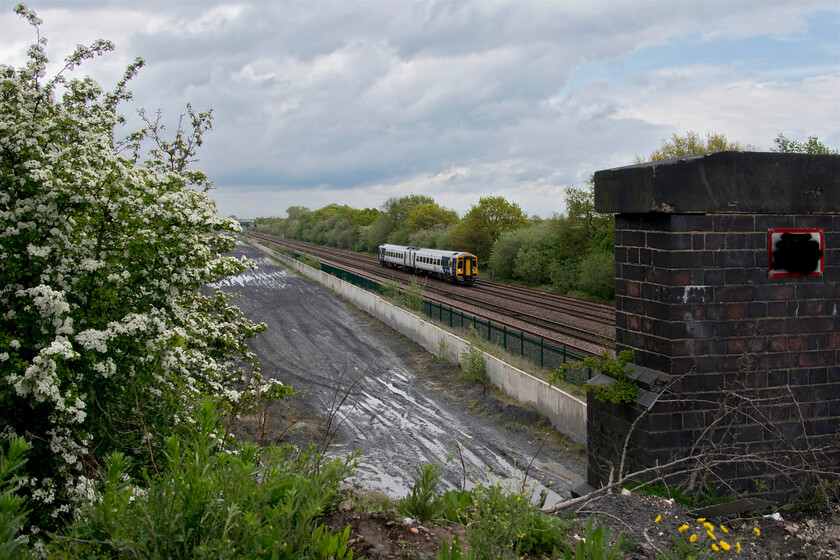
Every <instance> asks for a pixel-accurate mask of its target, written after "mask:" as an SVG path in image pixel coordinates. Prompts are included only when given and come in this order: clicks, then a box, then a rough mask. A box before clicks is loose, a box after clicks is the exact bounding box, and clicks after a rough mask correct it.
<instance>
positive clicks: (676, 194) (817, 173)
mask: <svg viewBox="0 0 840 560" xmlns="http://www.w3.org/2000/svg"><path fill="white" fill-rule="evenodd" d="M780 166H784V168H785V171H783V172H779V171H778V170H779V169H780ZM791 168H792V169H791ZM663 176H664V177H665V178H666V179H667V180H668V181H671V182H672V183H670V184H669V183H666V182H660V181H662V177H663ZM802 176H807V178H808V179H807V181H806V182H805V183H804V184H800V183H797V182H796V180H794V179H793V178H799V177H802ZM709 177H714V178H715V181H716V182H714V183H710V182H709V181H708V178H709ZM797 180H798V179H797ZM791 183H794V184H791ZM733 185H734V186H733ZM595 188H596V208H597V209H598V210H599V211H603V212H617V213H618V215H617V216H616V227H615V246H616V248H615V257H616V285H615V286H616V347H617V350H622V349H632V350H634V351H635V364H636V365H637V366H639V367H640V368H647V369H649V370H653V371H654V372H658V373H660V374H662V376H663V379H665V380H666V382H667V383H670V384H671V385H670V387H669V389H670V390H669V391H668V392H667V393H666V394H667V395H669V397H668V398H666V397H661V399H660V402H657V403H656V404H655V405H654V406H653V408H652V409H651V410H650V411H649V412H648V413H647V414H645V415H642V413H643V412H644V411H645V410H646V409H647V407H648V405H649V404H650V403H651V402H652V400H653V398H654V396H655V395H656V394H658V392H659V390H660V389H657V388H656V387H655V386H653V387H651V389H652V391H651V392H647V391H643V395H642V397H641V398H640V399H639V402H636V403H633V404H632V405H604V404H602V403H598V402H597V401H594V399H592V398H590V399H589V412H588V415H589V436H588V440H589V442H588V443H589V453H590V461H589V462H590V469H589V483H590V484H591V485H593V486H598V485H600V484H603V483H604V482H605V481H606V480H607V478H608V477H609V471H610V469H617V468H618V464H619V463H620V457H621V454H622V451H623V447H624V441H625V436H626V434H627V432H628V430H629V429H630V425H631V423H632V422H633V421H635V420H636V419H637V418H638V417H639V416H640V415H642V416H643V417H642V418H641V419H640V420H639V422H638V423H637V426H636V428H635V429H634V432H633V434H632V436H631V438H630V445H629V446H628V449H629V453H628V455H627V457H626V458H625V462H626V463H627V465H626V467H625V469H624V472H625V473H626V472H632V471H634V470H639V469H642V468H647V467H651V466H654V465H656V464H660V465H661V464H665V463H667V462H669V461H671V460H673V459H675V458H679V457H681V456H685V455H687V454H689V453H690V452H691V450H692V448H693V447H694V446H695V445H696V444H697V442H698V441H704V442H705V443H709V442H716V445H718V449H720V450H724V449H725V450H726V452H727V453H731V452H733V450H734V451H735V452H736V453H738V454H740V456H741V457H742V458H749V454H751V453H756V454H766V453H767V452H768V451H778V453H779V457H788V458H790V457H797V456H796V453H795V452H794V451H795V450H801V449H803V448H806V447H807V448H810V449H814V450H817V451H818V452H817V453H815V455H814V457H813V458H811V463H813V461H816V460H819V461H820V463H821V464H820V467H821V468H822V469H824V470H825V469H827V470H833V471H834V472H835V473H836V472H838V462H839V461H840V437H839V436H840V157H837V156H787V155H782V154H732V153H725V154H712V155H710V156H706V157H704V158H687V159H685V160H669V161H667V162H662V163H656V164H648V165H647V166H634V167H631V168H624V169H617V170H609V171H605V172H599V173H598V174H596V178H595ZM628 189H630V190H633V189H635V190H634V191H633V192H637V191H643V192H642V194H641V195H639V196H634V195H633V194H632V193H630V194H628V192H627V190H628ZM599 191H600V192H599ZM686 191H688V192H686ZM697 191H701V192H700V193H699V194H698V192H697ZM733 191H734V192H733ZM735 197H737V199H736V200H735V202H734V203H733V202H732V200H733V199H735ZM774 197H776V198H777V199H774ZM809 197H810V200H811V204H808V201H809ZM745 198H746V199H745ZM779 198H780V199H782V202H781V203H780V202H779V200H778V199H779ZM794 200H795V201H796V202H795V203H794V202H789V203H787V204H785V201H794ZM803 200H804V203H803ZM788 207H795V209H796V210H797V211H796V212H792V211H785V208H788ZM624 208H629V209H630V210H632V212H625V211H623V209H624ZM648 208H649V209H650V211H642V210H647V209H648ZM779 228H817V229H821V230H823V231H824V244H825V254H824V272H823V274H822V275H821V276H814V277H804V276H802V277H771V276H770V274H769V264H770V262H769V261H770V252H769V249H768V230H771V229H779ZM791 450H794V451H791ZM695 451H696V449H695ZM784 460H787V459H784ZM790 460H792V461H797V460H799V461H801V460H803V459H802V457H798V458H795V459H790ZM779 461H783V459H780V460H779ZM814 466H815V467H816V465H814ZM715 477H719V479H720V480H723V481H725V484H729V485H731V486H732V488H734V489H737V490H750V489H751V485H753V486H754V484H755V480H757V479H761V480H762V483H763V484H766V485H767V486H768V487H769V489H770V494H771V495H772V496H774V497H776V498H779V499H782V498H785V497H789V495H790V494H791V493H792V492H793V491H794V489H795V484H794V483H795V481H793V480H791V479H790V478H789V477H786V476H781V475H777V474H776V473H774V472H770V470H768V469H767V468H766V465H765V466H759V465H758V463H750V462H748V461H739V462H738V461H736V462H732V463H730V462H726V461H724V462H722V463H720V464H719V466H717V467H716V468H715V469H714V474H713V476H712V480H713V481H714V479H715Z"/></svg>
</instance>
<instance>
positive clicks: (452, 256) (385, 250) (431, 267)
mask: <svg viewBox="0 0 840 560" xmlns="http://www.w3.org/2000/svg"><path fill="white" fill-rule="evenodd" d="M379 264H381V265H382V266H391V267H395V268H402V269H405V270H407V271H409V272H414V273H424V274H427V275H429V276H435V277H438V278H441V279H443V280H447V281H449V282H460V283H462V284H467V285H472V284H473V283H475V277H476V276H477V275H478V259H476V257H475V255H473V254H471V253H463V252H459V251H441V250H439V249H423V248H420V247H405V246H403V245H391V244H388V243H384V244H382V245H380V246H379Z"/></svg>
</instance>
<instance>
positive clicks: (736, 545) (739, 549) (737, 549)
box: [735, 541, 741, 554]
mask: <svg viewBox="0 0 840 560" xmlns="http://www.w3.org/2000/svg"><path fill="white" fill-rule="evenodd" d="M735 552H737V553H738V554H741V542H740V541H738V542H736V543H735Z"/></svg>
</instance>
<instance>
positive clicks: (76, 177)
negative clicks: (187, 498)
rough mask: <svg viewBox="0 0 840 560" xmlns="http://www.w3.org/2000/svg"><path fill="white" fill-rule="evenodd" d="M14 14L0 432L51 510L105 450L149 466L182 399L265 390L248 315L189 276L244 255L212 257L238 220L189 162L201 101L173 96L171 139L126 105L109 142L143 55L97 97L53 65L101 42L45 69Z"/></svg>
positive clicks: (2, 130)
mask: <svg viewBox="0 0 840 560" xmlns="http://www.w3.org/2000/svg"><path fill="white" fill-rule="evenodd" d="M15 11H16V13H18V14H19V15H21V16H22V17H24V18H26V19H27V20H28V21H29V23H30V24H31V25H32V26H33V27H34V28H35V32H36V36H37V42H36V43H35V44H33V45H32V46H31V47H30V48H29V51H28V56H29V60H28V63H27V64H26V65H25V66H24V67H22V68H18V69H15V68H12V67H9V66H6V65H0V438H2V439H11V438H13V437H15V436H20V437H24V438H26V440H28V441H29V442H30V443H31V444H32V451H31V452H30V455H29V461H28V463H27V465H26V469H27V472H26V473H25V482H26V484H27V486H28V488H29V489H30V490H29V491H30V492H31V494H30V497H31V498H32V499H33V500H34V504H33V505H36V506H37V507H38V510H39V511H41V512H44V511H49V512H50V513H51V514H52V515H53V516H54V517H55V516H58V515H60V514H61V513H62V512H64V511H68V510H70V509H71V508H72V507H73V504H74V503H76V502H78V501H79V500H81V499H84V498H88V497H90V496H92V493H93V490H92V486H91V483H90V480H92V479H93V477H92V471H93V470H94V469H96V468H97V467H99V466H101V465H102V464H103V457H105V456H106V455H108V454H109V453H111V452H113V451H117V450H118V451H120V452H121V453H124V454H127V455H130V456H134V457H135V460H139V464H140V465H141V466H142V465H146V466H148V465H150V464H151V465H152V466H154V457H155V455H156V454H158V453H160V449H161V448H162V442H163V440H164V438H165V436H167V435H168V434H170V433H171V432H172V429H173V427H174V426H176V425H178V424H179V423H182V422H189V421H190V410H191V409H192V407H193V406H194V404H195V403H196V402H197V401H198V399H199V397H202V396H208V395H209V396H211V397H213V398H215V399H217V402H219V401H221V402H222V403H225V404H227V405H228V406H229V407H231V409H234V408H235V409H241V407H240V406H239V405H241V404H243V401H245V400H247V398H249V397H252V396H253V392H252V388H253V387H254V385H255V384H261V385H262V387H263V391H264V390H265V389H264V387H265V383H266V381H265V380H262V379H261V378H260V376H259V373H258V367H257V363H256V360H255V356H254V355H253V354H252V352H251V351H250V350H249V348H248V346H247V345H246V339H248V338H250V337H253V336H255V335H257V334H258V333H259V332H261V331H262V330H263V329H264V325H257V324H254V323H252V322H250V321H249V320H247V319H246V318H244V317H243V315H242V313H241V312H240V311H239V310H238V309H237V308H236V307H234V306H232V305H230V303H229V301H228V297H229V296H227V295H225V294H223V293H222V292H220V291H215V292H211V291H210V290H208V289H206V288H203V287H204V286H206V285H207V284H209V283H212V282H216V281H218V280H220V279H221V278H223V277H226V276H230V275H236V274H240V273H242V272H243V271H244V270H246V269H247V268H248V267H249V263H247V262H244V261H240V260H237V259H234V258H232V257H229V256H223V253H226V252H228V251H230V250H231V249H232V248H233V245H234V244H235V241H234V239H233V238H232V237H230V236H226V235H224V234H223V233H222V232H236V231H239V225H238V223H237V222H235V221H234V220H231V219H225V218H221V217H219V216H217V214H216V208H215V203H214V201H213V200H212V199H211V198H210V197H209V195H208V190H209V188H210V183H209V182H208V181H207V178H206V177H205V175H204V174H202V173H201V172H198V171H194V170H191V169H189V168H188V165H189V164H191V163H192V162H193V161H194V155H195V150H196V149H197V148H198V147H199V146H200V145H201V137H202V133H204V132H205V131H206V130H208V129H209V128H210V122H211V120H210V119H211V115H210V113H209V112H208V113H196V112H194V111H193V110H192V108H191V107H189V106H188V119H187V120H188V123H187V124H185V125H184V126H182V124H184V123H183V122H182V123H181V124H179V126H178V130H177V132H176V133H175V135H174V136H175V137H174V139H173V140H171V141H167V140H165V139H164V138H163V135H162V133H163V130H164V128H163V127H162V126H160V124H159V122H160V119H157V120H156V121H151V120H149V119H147V118H146V117H145V114H143V113H141V115H142V116H143V118H144V120H145V122H146V125H147V126H146V128H145V129H144V130H142V131H140V132H137V133H134V134H132V135H130V136H129V137H127V139H126V140H125V141H118V140H117V139H116V138H115V128H116V127H117V126H118V125H120V124H122V123H123V122H124V120H123V118H122V117H121V116H120V115H118V114H117V105H118V104H119V103H120V102H121V101H124V100H127V99H129V98H130V97H131V95H130V93H128V92H127V90H126V83H127V82H128V80H129V79H131V78H132V77H133V76H134V75H135V74H136V72H137V71H138V70H139V68H140V67H141V66H142V65H143V62H142V60H141V59H137V61H135V62H134V63H133V64H132V65H131V66H129V68H128V69H127V71H126V73H125V76H124V78H123V79H122V80H121V81H120V82H119V83H118V84H117V87H116V88H115V89H114V91H112V92H107V93H106V92H104V91H103V89H102V88H101V87H100V86H99V85H98V84H97V83H96V82H94V81H93V80H92V79H90V78H89V77H85V78H83V79H69V78H67V77H65V76H64V73H65V71H66V70H70V69H73V68H75V67H76V66H78V65H79V64H80V63H81V62H82V61H84V60H85V59H90V58H93V57H94V56H98V55H101V54H103V53H105V52H107V51H109V50H112V49H113V45H112V44H111V43H110V42H107V41H101V40H100V41H96V42H95V43H94V44H93V45H91V46H89V47H84V46H81V45H80V46H78V47H77V49H76V51H75V52H74V53H73V54H72V55H70V56H69V57H68V58H67V59H66V65H65V67H64V69H62V70H61V71H60V72H59V73H58V74H57V75H56V76H54V77H52V78H49V79H47V78H46V77H45V75H46V63H47V57H46V54H45V45H46V40H45V39H42V38H40V35H39V34H38V25H39V24H40V23H41V22H40V20H39V19H38V18H37V17H36V15H35V13H34V12H32V11H30V10H29V9H28V8H26V6H24V5H22V4H21V5H18V6H17V7H16V8H15ZM59 97H60V99H59ZM182 121H183V118H182ZM149 144H150V145H151V146H152V147H153V148H152V149H151V150H149V154H148V156H146V157H147V159H146V160H145V161H141V157H142V156H141V147H142V146H143V145H149ZM44 521H46V519H43V520H42V522H44Z"/></svg>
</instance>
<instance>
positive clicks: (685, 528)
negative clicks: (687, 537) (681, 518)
mask: <svg viewBox="0 0 840 560" xmlns="http://www.w3.org/2000/svg"><path fill="white" fill-rule="evenodd" d="M677 530H678V531H679V532H680V533H685V532H686V531H688V525H686V524H685V523H683V524H682V525H680V528H679V529H677Z"/></svg>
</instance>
